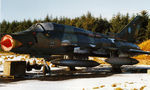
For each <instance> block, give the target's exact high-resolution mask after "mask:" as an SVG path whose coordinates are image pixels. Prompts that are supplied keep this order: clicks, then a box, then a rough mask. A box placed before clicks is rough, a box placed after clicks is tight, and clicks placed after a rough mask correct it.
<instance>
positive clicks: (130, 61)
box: [105, 57, 139, 65]
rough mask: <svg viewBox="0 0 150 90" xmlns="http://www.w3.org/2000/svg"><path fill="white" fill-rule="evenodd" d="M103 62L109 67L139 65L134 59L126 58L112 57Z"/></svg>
mask: <svg viewBox="0 0 150 90" xmlns="http://www.w3.org/2000/svg"><path fill="white" fill-rule="evenodd" d="M105 62H107V63H109V64H111V65H134V64H137V63H139V61H137V60H136V59H133V58H128V57H112V58H108V59H106V60H105Z"/></svg>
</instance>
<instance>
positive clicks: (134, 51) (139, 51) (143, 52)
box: [129, 49, 150, 54]
mask: <svg viewBox="0 0 150 90" xmlns="http://www.w3.org/2000/svg"><path fill="white" fill-rule="evenodd" d="M129 52H133V53H140V54H150V52H148V51H142V50H136V49H130V50H129Z"/></svg>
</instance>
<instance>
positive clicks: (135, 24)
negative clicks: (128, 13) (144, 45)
mask: <svg viewBox="0 0 150 90" xmlns="http://www.w3.org/2000/svg"><path fill="white" fill-rule="evenodd" d="M140 24H141V16H136V17H135V18H134V19H133V20H132V21H131V22H130V23H129V24H128V25H127V26H125V27H124V28H123V29H122V31H121V32H120V33H118V34H116V36H115V38H117V39H121V40H125V41H129V42H135V39H136V37H137V35H138V31H139V29H140Z"/></svg>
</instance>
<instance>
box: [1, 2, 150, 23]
mask: <svg viewBox="0 0 150 90" xmlns="http://www.w3.org/2000/svg"><path fill="white" fill-rule="evenodd" d="M142 10H147V11H148V12H149V14H150V0H0V22H2V20H4V19H5V20H6V21H10V22H11V21H13V20H17V21H22V20H24V19H31V20H34V19H44V17H45V16H46V15H52V16H53V17H56V16H57V17H60V16H65V17H69V18H75V17H78V16H81V15H83V14H86V13H87V12H88V11H89V12H91V13H92V15H93V16H95V17H99V16H100V15H101V16H102V17H103V18H107V19H110V18H111V17H112V16H113V15H116V14H117V13H119V12H120V13H122V14H126V13H129V15H132V14H136V13H139V12H141V11H142Z"/></svg>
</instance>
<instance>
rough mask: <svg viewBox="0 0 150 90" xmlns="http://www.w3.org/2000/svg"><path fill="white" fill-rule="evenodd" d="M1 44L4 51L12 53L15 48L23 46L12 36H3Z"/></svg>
mask: <svg viewBox="0 0 150 90" xmlns="http://www.w3.org/2000/svg"><path fill="white" fill-rule="evenodd" d="M0 44H1V48H2V50H3V51H10V50H12V49H13V48H15V47H19V46H21V45H22V43H21V42H19V41H17V40H15V39H13V38H12V36H11V35H5V36H3V37H2V39H1V42H0Z"/></svg>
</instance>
